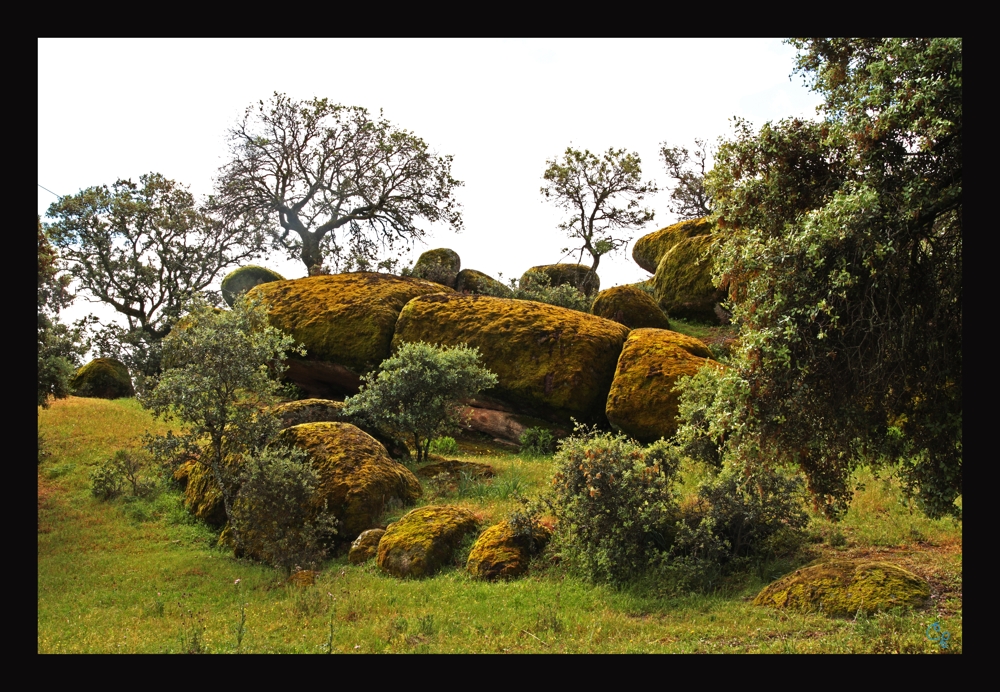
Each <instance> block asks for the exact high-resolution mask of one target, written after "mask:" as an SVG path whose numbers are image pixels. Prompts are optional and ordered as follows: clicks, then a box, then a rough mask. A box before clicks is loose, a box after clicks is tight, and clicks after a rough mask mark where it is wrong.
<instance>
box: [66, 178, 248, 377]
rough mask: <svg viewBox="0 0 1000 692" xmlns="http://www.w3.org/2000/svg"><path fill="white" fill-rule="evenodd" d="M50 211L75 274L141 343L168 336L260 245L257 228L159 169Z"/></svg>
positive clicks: (123, 334) (122, 335) (123, 333)
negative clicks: (186, 311) (212, 206)
mask: <svg viewBox="0 0 1000 692" xmlns="http://www.w3.org/2000/svg"><path fill="white" fill-rule="evenodd" d="M48 215H49V216H50V217H53V218H55V219H56V221H55V223H53V224H52V225H51V226H49V228H48V230H49V233H50V235H51V237H52V239H53V242H54V243H55V245H57V246H58V247H59V248H60V249H61V251H62V254H63V257H64V258H65V259H66V260H67V261H68V262H69V270H70V273H71V274H72V276H73V278H74V279H76V281H77V282H78V283H79V286H80V288H81V289H82V290H83V291H84V292H86V293H87V294H89V295H90V296H92V297H93V299H96V300H98V301H101V302H103V303H106V304H107V305H110V306H111V307H113V308H114V309H115V310H116V311H118V312H119V313H120V314H122V315H124V316H125V318H126V320H127V322H128V329H127V330H120V329H119V330H117V331H118V332H119V334H118V335H117V336H118V340H119V341H121V340H123V339H124V340H126V341H130V342H131V343H132V346H133V347H134V348H140V347H141V345H142V344H147V345H148V344H149V343H150V342H157V341H158V340H159V339H162V338H163V337H164V336H166V335H167V334H168V333H169V332H170V328H171V324H172V323H173V321H174V320H176V318H177V317H178V315H179V314H180V311H181V309H182V307H183V306H184V304H185V303H186V301H188V300H190V299H191V298H192V297H194V296H195V295H197V294H199V293H201V292H203V291H204V290H205V289H206V288H208V286H209V285H210V284H211V283H212V282H213V281H214V280H215V279H216V277H217V276H218V275H219V273H220V272H221V271H222V270H223V269H225V268H226V267H229V266H232V265H235V264H238V263H239V262H241V261H243V260H246V259H249V258H251V257H253V256H255V254H256V253H257V247H258V246H259V245H260V241H259V239H255V238H254V237H253V234H252V232H248V231H246V230H244V229H238V228H233V227H227V226H224V225H223V224H221V223H220V222H219V221H218V220H217V219H214V218H213V217H211V216H210V215H208V214H207V213H205V212H204V210H203V209H201V208H199V206H198V205H197V204H196V203H195V200H194V197H193V196H192V195H191V193H190V192H188V191H187V190H186V189H185V188H183V187H182V186H181V185H179V184H178V183H176V182H174V181H173V180H168V179H167V178H165V177H164V176H163V175H161V174H159V173H149V174H147V175H143V176H142V177H141V178H140V179H139V184H136V183H134V182H132V181H131V180H119V181H117V182H116V183H115V184H114V185H112V186H111V187H110V188H108V187H107V186H106V185H101V186H97V187H91V188H88V189H86V190H82V191H80V192H79V193H78V194H76V195H66V196H64V197H62V198H61V199H60V200H59V201H58V202H55V203H54V204H52V206H50V207H49V211H48ZM106 336H107V335H106ZM105 341H108V340H107V339H105ZM107 355H113V356H115V357H116V358H119V359H120V360H123V361H124V362H125V363H126V365H129V366H130V369H131V368H134V367H136V366H137V365H139V364H138V363H137V362H135V360H136V359H135V358H129V357H127V356H125V355H124V354H122V353H108V354H107ZM139 360H143V359H142V358H140V359H139ZM130 361H132V362H130ZM140 369H142V370H148V369H149V368H140ZM153 369H154V370H155V367H154V368H153ZM147 374H150V373H147Z"/></svg>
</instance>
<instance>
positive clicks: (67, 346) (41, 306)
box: [38, 217, 86, 408]
mask: <svg viewBox="0 0 1000 692" xmlns="http://www.w3.org/2000/svg"><path fill="white" fill-rule="evenodd" d="M69 282H70V278H69V276H68V275H67V274H61V273H60V272H59V255H58V253H57V252H56V250H55V248H54V247H52V244H51V243H50V242H49V239H48V235H47V234H46V233H45V230H44V229H43V228H42V219H41V217H39V218H38V405H39V406H41V407H42V408H46V407H48V405H49V399H51V398H57V399H58V398H64V397H66V396H69V393H70V388H69V381H70V378H72V377H73V373H74V372H75V371H76V368H77V367H78V366H79V364H80V357H81V356H82V355H83V354H84V352H85V351H86V348H85V345H84V343H83V338H82V333H81V329H80V328H79V327H77V328H75V329H71V328H70V327H68V326H67V325H65V324H62V323H61V322H59V311H60V310H62V309H63V308H65V307H66V306H68V305H69V304H70V303H71V302H73V296H72V295H71V294H70V292H69V290H68V287H69Z"/></svg>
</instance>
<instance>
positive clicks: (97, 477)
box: [90, 449, 154, 500]
mask: <svg viewBox="0 0 1000 692" xmlns="http://www.w3.org/2000/svg"><path fill="white" fill-rule="evenodd" d="M145 470H146V464H145V463H144V462H143V460H142V459H141V458H140V457H139V456H138V455H136V454H134V453H131V452H127V451H125V450H123V449H119V450H118V451H117V452H115V454H114V456H112V457H110V458H108V459H105V460H104V461H102V462H99V463H98V464H97V466H95V467H94V468H93V470H92V471H91V472H90V492H91V494H92V495H93V496H94V497H96V498H97V499H98V500H113V499H114V498H116V497H118V496H120V495H122V494H123V493H125V492H126V491H127V490H130V491H131V493H132V496H133V497H141V496H143V495H146V494H147V493H149V491H150V490H152V488H153V486H154V483H153V481H152V480H150V479H148V478H146V473H145Z"/></svg>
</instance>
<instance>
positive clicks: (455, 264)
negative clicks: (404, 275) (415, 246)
mask: <svg viewBox="0 0 1000 692" xmlns="http://www.w3.org/2000/svg"><path fill="white" fill-rule="evenodd" d="M461 268H462V260H461V258H460V257H459V256H458V253H457V252H455V251H454V250H449V249H448V248H446V247H443V248H438V249H436V250H428V251H427V252H425V253H424V254H422V255H420V257H419V258H418V259H417V263H416V264H414V265H413V276H415V277H417V278H418V279H427V280H428V281H433V282H435V283H439V284H442V285H444V286H447V287H448V288H455V279H457V278H458V271H459V270H460V269H461Z"/></svg>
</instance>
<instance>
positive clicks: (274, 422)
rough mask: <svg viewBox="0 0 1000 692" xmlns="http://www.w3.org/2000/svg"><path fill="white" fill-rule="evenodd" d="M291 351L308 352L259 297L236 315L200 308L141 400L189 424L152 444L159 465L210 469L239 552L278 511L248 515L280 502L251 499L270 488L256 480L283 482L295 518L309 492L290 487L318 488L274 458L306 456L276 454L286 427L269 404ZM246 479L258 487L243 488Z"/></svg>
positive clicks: (172, 340) (169, 342) (181, 328)
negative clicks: (189, 463)
mask: <svg viewBox="0 0 1000 692" xmlns="http://www.w3.org/2000/svg"><path fill="white" fill-rule="evenodd" d="M289 351H292V352H296V353H300V354H304V349H302V348H301V347H296V346H295V342H294V340H293V339H292V337H291V336H288V335H287V334H284V333H283V332H281V331H280V330H278V329H276V328H275V327H272V326H270V324H269V323H268V313H267V309H266V306H265V305H264V304H263V303H262V302H261V301H260V299H259V298H254V297H249V298H248V297H246V296H243V297H241V298H240V299H238V300H237V302H236V304H235V305H234V307H233V310H219V309H217V308H213V307H212V306H209V305H207V304H204V303H202V304H199V305H197V306H196V307H195V308H194V309H193V310H192V311H191V312H190V313H189V314H188V315H186V316H185V317H184V320H183V322H182V323H180V324H179V325H178V326H177V327H176V328H175V329H173V330H172V331H171V332H170V334H169V335H168V336H167V337H166V338H165V339H164V341H163V365H164V371H163V373H162V374H161V375H160V376H159V377H158V378H157V379H156V382H155V386H153V387H151V388H149V390H148V391H147V393H146V394H145V395H143V396H141V398H140V401H142V403H143V405H144V406H146V407H147V408H149V409H151V410H152V411H153V413H154V414H155V415H157V416H160V417H163V418H165V419H171V418H176V419H177V420H179V421H180V422H181V423H182V424H183V425H184V430H183V433H182V434H180V435H174V434H172V433H168V434H167V435H166V436H165V437H159V438H153V439H151V440H149V447H150V449H151V450H152V451H153V452H154V453H155V454H156V455H157V456H158V457H159V458H160V459H161V460H165V461H170V462H173V463H177V462H178V461H181V460H184V459H195V460H197V462H198V463H200V464H204V465H205V466H206V467H207V468H208V469H210V470H211V472H212V476H213V477H214V478H215V481H216V483H218V488H219V492H220V494H221V496H222V501H223V506H224V508H225V511H226V516H227V517H228V518H229V520H230V525H229V526H230V530H231V535H232V537H233V539H234V542H235V544H236V547H237V549H241V548H242V547H243V544H244V538H245V537H246V536H247V535H249V534H252V533H253V534H260V533H261V531H263V530H264V529H263V528H261V526H260V525H259V522H263V523H264V525H265V526H264V528H266V524H267V521H265V519H266V516H270V515H271V514H273V512H270V513H269V514H267V515H266V516H265V515H264V514H261V513H258V514H252V513H251V514H248V512H247V511H246V507H247V506H248V505H249V506H258V507H259V506H260V505H262V504H263V505H267V506H270V505H272V504H274V503H275V502H277V501H278V500H275V499H274V498H272V497H269V499H267V501H266V502H265V501H263V500H261V498H260V497H258V496H255V497H248V496H247V492H251V491H253V489H254V488H261V487H265V486H266V485H267V484H266V483H263V482H257V481H258V480H259V478H260V477H261V476H262V475H267V474H270V476H271V477H273V478H275V479H277V480H281V479H284V480H281V483H280V485H281V487H280V488H278V489H277V490H276V491H275V492H278V493H279V494H280V495H282V496H287V497H289V498H291V500H289V502H290V503H291V504H290V505H289V506H288V507H286V509H287V511H289V512H292V513H293V515H294V516H298V515H297V514H294V511H297V510H295V503H299V504H301V502H300V501H301V500H302V495H303V493H305V495H309V492H310V491H309V489H308V488H306V487H304V486H303V487H300V488H299V489H298V491H295V492H293V490H292V489H289V488H288V487H285V486H287V484H288V483H289V482H291V481H294V479H295V478H298V479H299V481H302V482H303V483H305V484H306V485H309V484H310V483H311V484H312V485H315V478H312V480H311V481H310V478H311V476H309V474H310V473H311V472H309V471H304V472H302V473H299V474H296V473H292V472H290V471H288V468H287V464H286V463H283V462H280V460H279V461H275V457H276V456H277V457H282V458H286V459H287V458H290V459H291V461H292V462H295V463H299V464H300V465H301V464H302V455H301V454H299V455H297V456H296V454H295V453H294V452H292V451H291V450H276V449H271V447H273V444H272V441H273V440H274V438H275V436H276V435H277V433H278V431H279V430H280V427H281V423H280V421H279V420H278V418H277V417H275V416H274V415H273V414H271V413H269V412H268V407H269V406H271V405H273V404H274V403H275V402H276V395H277V393H278V391H279V389H280V385H279V383H278V378H279V377H280V376H281V374H282V373H283V372H284V370H285V364H284V361H285V357H286V353H287V352H289ZM262 455H263V456H262ZM282 455H284V456H282ZM258 457H259V458H258ZM255 459H256V461H254V460H255ZM303 474H304V475H303ZM248 478H249V479H250V480H251V481H253V482H251V483H250V484H249V485H247V486H246V487H247V490H246V491H244V490H243V486H244V483H245V482H246V481H247V479H248ZM254 479H257V480H254ZM279 491H280V492H279ZM241 498H242V499H241ZM272 509H273V508H272ZM234 512H235V513H234ZM254 517H257V521H258V524H254V523H253V521H252V519H253V518H254ZM268 530H270V529H268Z"/></svg>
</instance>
